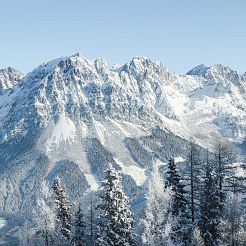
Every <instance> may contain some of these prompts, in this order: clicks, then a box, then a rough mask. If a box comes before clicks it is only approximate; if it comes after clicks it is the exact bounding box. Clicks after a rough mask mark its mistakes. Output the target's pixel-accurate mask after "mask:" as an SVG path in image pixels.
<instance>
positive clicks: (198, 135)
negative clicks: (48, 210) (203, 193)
mask: <svg viewBox="0 0 246 246" xmlns="http://www.w3.org/2000/svg"><path fill="white" fill-rule="evenodd" d="M245 90H246V75H241V74H239V73H238V72H236V71H234V70H232V69H230V68H229V67H227V66H223V65H220V64H216V65H212V66H210V67H207V66H205V65H199V66H197V67H195V68H193V69H191V70H190V71H189V72H187V74H185V75H181V74H177V73H172V72H170V71H169V70H168V69H167V68H166V67H165V66H164V65H163V64H162V63H161V62H155V61H152V60H150V59H149V58H145V57H142V56H137V57H134V58H133V59H132V60H131V61H129V62H127V63H125V64H122V65H115V66H113V67H112V68H111V67H109V66H108V65H107V63H106V61H105V60H104V59H97V60H95V61H90V60H88V59H86V58H85V57H84V56H83V55H81V54H75V55H73V56H70V57H62V58H58V59H55V60H52V61H48V62H45V63H43V64H42V65H40V66H38V67H37V68H35V69H34V70H33V71H31V72H30V73H28V74H26V75H23V74H22V73H21V72H18V71H17V70H16V69H14V68H6V69H1V70H0V167H1V168H0V216H4V217H5V218H11V219H12V220H16V219H21V218H23V217H24V216H25V214H26V213H27V212H28V211H29V210H30V208H31V207H32V205H35V204H36V202H37V197H38V194H39V192H40V190H41V187H42V184H43V182H44V181H46V182H47V183H49V182H50V181H51V180H52V179H53V178H54V177H55V176H59V177H61V179H62V180H63V182H64V184H65V186H66V189H67V190H68V191H69V196H70V197H71V199H73V200H74V201H77V200H79V199H81V198H82V197H83V195H84V194H86V193H88V192H89V191H96V190H97V189H98V187H99V186H100V181H101V180H103V179H104V171H105V170H106V169H107V168H108V167H109V166H114V167H115V168H117V169H118V170H120V172H121V174H122V180H123V187H124V189H125V191H126V193H127V195H129V196H130V198H131V204H132V206H133V207H134V206H135V207H136V206H138V204H139V203H140V202H141V199H139V198H140V197H142V196H143V195H144V193H145V189H144V186H145V184H146V180H147V179H148V170H149V168H150V167H151V165H152V161H153V156H158V160H157V163H158V164H159V165H164V164H165V163H166V162H167V160H168V158H170V157H171V156H175V158H176V161H177V162H182V161H184V160H185V158H186V156H187V152H188V148H189V141H190V139H191V138H192V139H193V140H194V142H195V143H196V144H197V145H198V146H200V148H201V149H202V150H204V151H205V150H206V149H209V151H213V148H214V145H215V144H216V143H217V142H218V141H220V140H221V141H228V142H230V143H231V144H233V145H234V146H236V147H238V148H239V149H240V154H241V156H242V158H243V157H244V154H245V136H246V91H245Z"/></svg>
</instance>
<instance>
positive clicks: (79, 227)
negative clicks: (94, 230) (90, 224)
mask: <svg viewBox="0 0 246 246" xmlns="http://www.w3.org/2000/svg"><path fill="white" fill-rule="evenodd" d="M85 228H86V225H85V221H84V215H83V212H82V210H81V206H80V205H79V207H78V210H77V211H76V213H75V221H74V237H73V239H72V243H73V245H75V246H83V245H86V232H85V230H86V229H85Z"/></svg>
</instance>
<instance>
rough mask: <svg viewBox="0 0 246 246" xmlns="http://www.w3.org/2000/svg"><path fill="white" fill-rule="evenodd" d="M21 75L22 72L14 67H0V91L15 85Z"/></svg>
mask: <svg viewBox="0 0 246 246" xmlns="http://www.w3.org/2000/svg"><path fill="white" fill-rule="evenodd" d="M22 77H23V74H22V73H21V72H19V71H17V70H16V69H15V68H12V67H7V68H3V69H0V91H1V90H2V89H9V88H12V87H13V86H15V85H16V84H17V83H18V81H19V80H20V79H21V78H22Z"/></svg>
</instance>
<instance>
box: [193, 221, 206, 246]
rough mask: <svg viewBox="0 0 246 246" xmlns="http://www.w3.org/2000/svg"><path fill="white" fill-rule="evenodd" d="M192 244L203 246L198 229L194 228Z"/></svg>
mask: <svg viewBox="0 0 246 246" xmlns="http://www.w3.org/2000/svg"><path fill="white" fill-rule="evenodd" d="M191 241H192V244H191V245H194V246H205V243H204V240H203V238H202V236H201V231H200V229H199V227H197V226H196V227H195V228H194V230H193V234H192V240H191Z"/></svg>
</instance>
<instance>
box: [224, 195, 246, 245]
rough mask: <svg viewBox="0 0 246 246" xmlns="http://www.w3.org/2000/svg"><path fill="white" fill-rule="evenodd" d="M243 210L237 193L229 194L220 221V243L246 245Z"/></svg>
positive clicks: (245, 226)
mask: <svg viewBox="0 0 246 246" xmlns="http://www.w3.org/2000/svg"><path fill="white" fill-rule="evenodd" d="M244 216H245V214H244V211H242V204H241V202H240V197H239V196H238V195H237V194H233V193H232V194H229V195H228V197H227V199H226V201H225V207H224V211H223V218H222V222H221V223H220V234H221V244H222V245H226V244H227V243H228V245H231V246H241V245H246V225H245V221H244Z"/></svg>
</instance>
